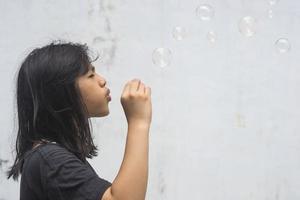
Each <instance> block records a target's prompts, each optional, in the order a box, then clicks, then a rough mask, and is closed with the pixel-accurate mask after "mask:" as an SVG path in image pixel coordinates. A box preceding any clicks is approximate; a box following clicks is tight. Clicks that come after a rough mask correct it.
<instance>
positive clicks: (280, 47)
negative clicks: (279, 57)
mask: <svg viewBox="0 0 300 200" xmlns="http://www.w3.org/2000/svg"><path fill="white" fill-rule="evenodd" d="M275 46H276V49H277V51H278V52H279V53H286V52H288V51H289V50H290V49H291V44H290V42H289V40H288V39H286V38H280V39H278V40H277V41H276V42H275Z"/></svg>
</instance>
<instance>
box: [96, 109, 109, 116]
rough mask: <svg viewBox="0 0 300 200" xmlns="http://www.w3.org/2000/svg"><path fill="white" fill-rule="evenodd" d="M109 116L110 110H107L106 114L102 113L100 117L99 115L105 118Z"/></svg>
mask: <svg viewBox="0 0 300 200" xmlns="http://www.w3.org/2000/svg"><path fill="white" fill-rule="evenodd" d="M107 115H109V110H107V111H106V112H103V113H100V114H99V115H97V116H98V117H105V116H107Z"/></svg>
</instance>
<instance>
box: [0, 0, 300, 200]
mask: <svg viewBox="0 0 300 200" xmlns="http://www.w3.org/2000/svg"><path fill="white" fill-rule="evenodd" d="M202 3H205V4H209V5H210V6H211V7H212V8H213V10H214V16H213V17H212V18H211V19H210V20H206V21H205V20H204V21H203V20H201V19H200V17H199V16H197V15H196V14H195V9H196V8H197V6H199V5H200V4H202ZM270 10H271V11H270ZM270 15H272V16H270ZM244 16H252V17H254V18H255V19H256V22H255V24H254V25H255V27H254V30H255V34H254V35H253V36H252V37H247V36H245V35H243V34H241V32H240V31H239V26H238V24H239V21H240V19H241V18H242V17H244ZM176 26H181V27H184V28H185V29H186V37H185V38H184V39H183V40H181V41H177V40H175V39H174V38H173V36H172V30H173V28H174V27H176ZM240 28H241V27H240ZM209 31H214V33H215V38H213V39H215V41H214V42H213V41H212V40H211V39H210V40H209V39H208V38H207V33H208V32H209ZM299 37H300V1H297V0H285V1H284V0H279V1H274V0H273V1H271V2H269V1H267V0H252V1H250V0H249V1H246V0H222V1H217V0H205V1H198V0H187V1H183V0H181V1H179V0H130V1H129V0H103V1H96V0H89V1H80V0H60V1H54V0H47V1H46V0H26V1H25V0H19V1H18V0H10V1H6V0H0V58H1V59H0V70H1V71H0V76H1V78H0V84H1V86H0V88H1V96H0V106H1V108H0V109H1V115H0V120H1V121H0V123H1V137H0V159H1V163H0V199H1V200H4V199H6V200H10V199H18V198H19V182H15V181H13V180H6V178H5V177H4V171H5V170H6V169H7V167H8V166H9V165H10V164H11V163H12V161H13V152H12V150H13V145H14V139H15V136H16V130H17V124H16V121H14V118H15V116H16V115H15V113H16V108H14V104H15V100H14V92H15V76H16V72H17V68H18V67H19V65H20V63H21V62H22V60H23V59H24V57H25V56H26V54H27V53H29V51H30V50H32V49H33V48H35V47H38V46H42V45H44V44H47V43H48V42H50V41H51V40H55V39H65V40H71V41H76V42H82V43H87V44H89V45H90V47H92V48H93V49H94V50H95V51H99V52H104V53H103V54H101V55H102V57H101V59H100V60H98V61H96V62H95V63H94V64H95V66H96V70H97V71H98V72H99V73H101V74H102V75H103V76H105V77H106V79H107V81H108V86H109V88H110V89H111V96H112V101H111V104H110V110H111V112H110V115H109V116H107V117H106V118H94V119H92V123H93V134H94V137H95V142H96V144H98V146H99V149H100V151H99V156H98V157H97V158H94V159H92V160H90V163H91V164H92V165H93V166H94V168H95V170H96V171H97V172H98V174H99V176H101V177H103V178H106V179H108V180H109V181H113V179H114V178H115V176H116V175H117V172H118V170H119V167H120V164H121V161H122V158H123V153H124V145H125V142H126V141H125V140H126V128H127V126H126V119H125V115H124V114H123V110H122V107H121V104H120V100H119V99H120V95H121V92H122V90H123V86H124V84H125V82H126V81H128V80H130V79H132V78H135V77H138V78H141V79H142V80H143V81H144V82H145V83H146V84H148V85H150V86H151V88H152V101H153V120H152V127H151V132H150V150H149V154H150V157H149V159H150V160H149V165H150V166H149V167H150V168H149V180H148V190H147V198H146V199H147V200H158V199H159V200H160V199H161V200H181V199H193V200H194V199H195V200H250V199H252V200H299V199H300V190H299V188H300V157H299V155H300V135H299V133H300V125H299V121H300V109H299V102H300V94H299V90H300V87H299V85H300V66H299V63H300V56H299V55H300V54H299V52H300V39H299ZM279 38H287V39H288V40H289V42H290V49H289V51H288V52H285V53H280V52H278V49H277V46H276V45H275V42H276V41H277V40H278V39H279ZM158 47H165V48H168V49H170V50H171V52H172V57H171V64H170V65H169V66H167V67H164V68H161V67H159V66H156V65H155V64H153V62H152V52H153V50H154V49H156V48H158Z"/></svg>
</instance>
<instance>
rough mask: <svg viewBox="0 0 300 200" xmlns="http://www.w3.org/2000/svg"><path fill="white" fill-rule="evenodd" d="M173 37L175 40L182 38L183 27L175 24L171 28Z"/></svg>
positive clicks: (183, 33)
mask: <svg viewBox="0 0 300 200" xmlns="http://www.w3.org/2000/svg"><path fill="white" fill-rule="evenodd" d="M173 37H174V39H175V40H183V39H184V38H185V37H186V30H185V28H183V27H180V26H176V27H175V28H174V29H173Z"/></svg>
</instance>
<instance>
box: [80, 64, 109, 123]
mask: <svg viewBox="0 0 300 200" xmlns="http://www.w3.org/2000/svg"><path fill="white" fill-rule="evenodd" d="M77 83H78V86H79V89H80V93H81V96H82V98H83V101H84V103H85V105H86V106H87V109H88V112H89V117H103V116H106V115H108V114H109V108H108V103H109V101H111V97H110V96H109V93H110V90H109V89H108V88H106V87H105V85H106V80H105V79H104V78H103V77H102V76H100V75H99V74H97V73H96V72H95V67H94V66H92V65H90V67H89V71H88V72H87V73H86V74H84V75H82V76H80V77H79V78H78V79H77Z"/></svg>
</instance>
